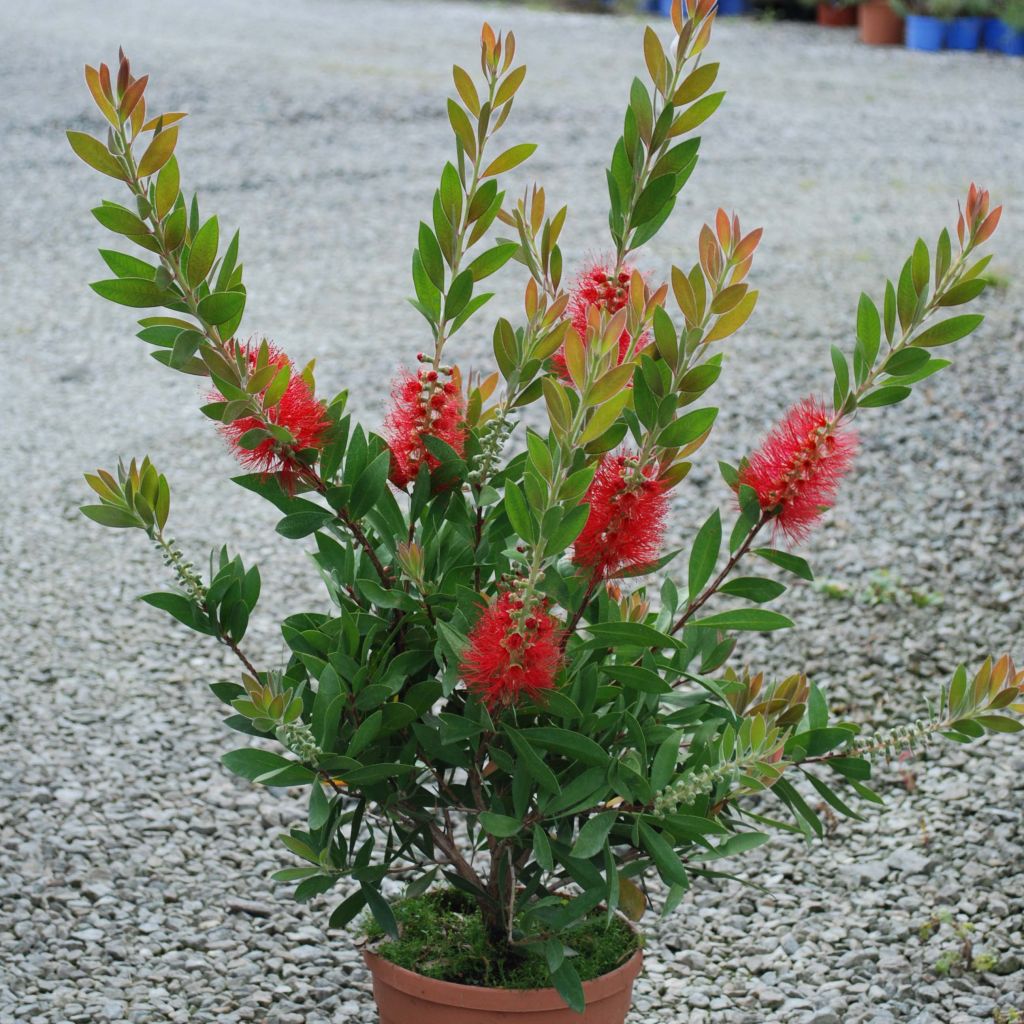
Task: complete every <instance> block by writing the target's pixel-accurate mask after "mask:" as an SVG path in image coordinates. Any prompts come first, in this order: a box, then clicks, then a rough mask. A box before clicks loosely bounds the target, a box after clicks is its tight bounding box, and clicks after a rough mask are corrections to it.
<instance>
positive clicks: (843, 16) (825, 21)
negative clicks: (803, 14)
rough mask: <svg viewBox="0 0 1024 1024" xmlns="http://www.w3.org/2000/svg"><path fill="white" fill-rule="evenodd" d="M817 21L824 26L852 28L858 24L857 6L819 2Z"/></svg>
mask: <svg viewBox="0 0 1024 1024" xmlns="http://www.w3.org/2000/svg"><path fill="white" fill-rule="evenodd" d="M815 21H817V23H818V24H819V25H821V27H822V28H852V27H853V26H854V25H856V24H857V8H856V7H853V6H850V5H842V6H840V5H839V4H827V3H826V4H818V13H817V15H816V16H815Z"/></svg>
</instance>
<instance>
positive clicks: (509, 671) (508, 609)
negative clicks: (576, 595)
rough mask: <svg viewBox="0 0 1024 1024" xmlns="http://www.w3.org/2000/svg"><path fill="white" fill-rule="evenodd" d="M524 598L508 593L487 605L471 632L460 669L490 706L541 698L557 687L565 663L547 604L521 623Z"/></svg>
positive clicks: (559, 634) (470, 687)
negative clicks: (544, 693)
mask: <svg viewBox="0 0 1024 1024" xmlns="http://www.w3.org/2000/svg"><path fill="white" fill-rule="evenodd" d="M522 603H523V602H522V601H520V600H517V599H516V598H514V597H513V596H512V594H510V593H509V592H507V591H506V592H505V593H502V594H499V595H498V598H497V600H496V601H494V603H493V604H490V605H488V606H487V607H486V608H485V609H484V611H483V614H482V615H481V616H480V618H479V619H478V620H477V623H476V625H475V626H474V627H473V630H472V632H471V633H470V634H469V644H468V646H467V648H466V652H465V654H464V655H463V656H462V664H461V665H460V667H459V671H460V672H461V674H462V678H463V679H464V680H465V681H466V685H467V686H468V687H469V689H470V690H471V691H472V692H473V693H475V694H476V696H477V697H479V698H480V699H481V700H482V701H484V702H485V703H486V704H487V706H488V708H492V709H493V708H495V707H498V706H506V707H507V706H509V705H511V704H515V703H516V702H518V700H519V699H520V698H521V697H522V696H524V695H526V696H528V697H537V696H538V695H539V694H540V693H542V692H543V691H544V690H550V689H551V688H552V687H553V686H554V685H555V676H556V674H557V673H558V668H559V665H560V663H561V659H562V654H561V649H560V641H561V633H560V630H559V628H558V622H557V620H556V619H555V618H554V617H553V616H551V615H550V614H549V613H548V610H547V606H546V604H545V603H540V604H537V605H535V606H534V609H533V611H532V612H531V613H530V614H529V615H527V616H525V617H524V618H523V621H522V622H521V623H520V621H519V619H520V615H519V614H518V613H520V611H521V609H522Z"/></svg>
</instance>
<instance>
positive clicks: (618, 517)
mask: <svg viewBox="0 0 1024 1024" xmlns="http://www.w3.org/2000/svg"><path fill="white" fill-rule="evenodd" d="M630 463H633V466H630ZM635 463H636V456H633V455H629V454H624V455H614V456H605V457H604V458H603V459H602V460H601V463H600V465H599V466H598V467H597V473H595V474H594V479H593V480H592V481H591V484H590V487H589V488H587V493H586V497H584V499H583V500H584V501H585V502H586V503H587V504H588V505H589V506H590V514H589V515H588V516H587V522H586V525H585V526H584V527H583V531H582V532H581V533H580V535H579V537H577V538H576V545H575V548H574V551H573V561H574V562H575V563H576V564H577V565H579V566H583V567H585V568H587V569H589V570H590V572H591V574H592V576H593V577H594V578H595V579H601V578H603V577H605V576H607V575H608V574H609V573H613V572H616V571H617V570H619V569H624V568H636V567H638V566H641V565H646V564H647V563H649V562H653V561H654V560H655V559H657V557H658V555H659V553H660V552H661V538H662V534H663V532H664V528H665V517H666V515H667V514H668V495H667V494H666V492H665V485H664V484H663V483H661V482H660V481H658V480H654V479H651V474H652V473H653V470H654V467H653V466H648V467H645V469H644V471H643V472H642V473H639V472H637V470H636V467H635Z"/></svg>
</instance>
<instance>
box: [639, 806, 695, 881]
mask: <svg viewBox="0 0 1024 1024" xmlns="http://www.w3.org/2000/svg"><path fill="white" fill-rule="evenodd" d="M640 839H641V840H642V842H643V844H644V848H645V849H646V850H647V852H648V853H649V854H650V855H651V859H652V860H653V861H654V865H655V867H656V868H657V869H658V874H660V875H661V877H662V878H663V879H664V880H665V882H667V883H668V884H669V885H688V884H689V879H688V878H687V876H686V869H685V868H684V867H683V865H682V862H681V861H680V860H679V855H678V854H677V853H676V851H675V850H673V849H672V847H671V845H670V844H669V843H668V841H667V840H666V839H665V838H664V837H663V836H662V835H661V834H660V833H659V832H656V831H655V830H654V829H653V828H651V826H650V825H648V824H647V823H646V822H645V821H641V822H640Z"/></svg>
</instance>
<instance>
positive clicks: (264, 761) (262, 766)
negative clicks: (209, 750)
mask: <svg viewBox="0 0 1024 1024" xmlns="http://www.w3.org/2000/svg"><path fill="white" fill-rule="evenodd" d="M220 762H221V764H222V765H224V767H225V768H227V769H228V771H231V772H234V774H235V775H240V776H241V777H242V778H243V779H248V780H249V781H250V782H255V781H256V780H257V779H262V778H264V777H265V776H278V777H280V778H282V779H288V778H290V777H294V778H296V779H299V778H300V777H301V781H296V782H289V781H283V782H276V781H275V782H274V783H273V785H301V784H302V783H303V782H308V781H310V780H311V779H313V778H315V775H314V773H313V772H312V771H310V769H309V768H306V767H305V766H304V765H301V764H299V763H298V762H296V761H291V760H289V759H288V758H286V757H281V755H280V754H275V753H273V752H272V751H269V750H256V749H255V748H254V747H242V748H241V749H240V750H231V751H229V752H228V753H226V754H224V755H223V756H222V757H221V759H220Z"/></svg>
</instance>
